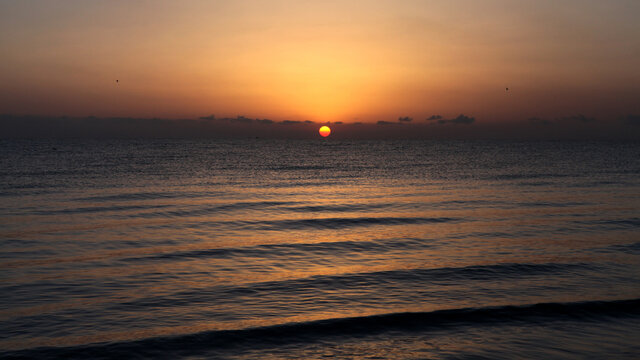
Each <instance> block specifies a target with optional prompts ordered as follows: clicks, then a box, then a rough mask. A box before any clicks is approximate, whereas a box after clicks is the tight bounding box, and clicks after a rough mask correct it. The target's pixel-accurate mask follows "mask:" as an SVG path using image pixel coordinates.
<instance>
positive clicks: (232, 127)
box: [0, 114, 640, 140]
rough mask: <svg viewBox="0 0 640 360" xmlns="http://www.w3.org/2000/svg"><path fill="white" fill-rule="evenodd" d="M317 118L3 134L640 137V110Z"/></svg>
mask: <svg viewBox="0 0 640 360" xmlns="http://www.w3.org/2000/svg"><path fill="white" fill-rule="evenodd" d="M397 119H398V120H397V121H387V120H380V121H377V122H375V123H370V122H354V123H349V122H340V121H338V122H334V123H315V122H313V121H309V120H280V121H275V120H270V119H253V118H248V117H245V116H236V117H232V118H218V117H216V116H214V115H209V116H203V117H200V118H197V119H183V120H169V119H144V118H96V117H82V118H70V117H46V116H15V115H0V138H292V139H296V138H299V139H314V138H319V135H318V128H319V127H320V126H321V125H325V124H328V125H330V126H331V128H332V133H331V136H330V139H514V140H518V139H522V140H526V139H635V140H640V115H637V114H628V115H624V116H619V117H617V118H612V119H610V120H609V121H602V120H599V119H596V118H594V117H591V116H588V115H583V114H576V115H568V116H564V117H558V118H552V119H548V118H540V117H533V118H529V119H523V120H520V121H516V120H514V121H512V122H508V123H507V122H504V123H495V122H490V121H486V120H484V121H477V120H476V118H475V117H474V116H470V115H464V114H460V115H458V116H456V117H453V118H445V117H443V116H442V115H433V116H431V117H429V118H428V119H427V121H422V122H413V121H412V120H413V119H412V118H410V117H408V116H404V117H399V118H397Z"/></svg>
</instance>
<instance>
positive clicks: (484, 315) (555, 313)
mask: <svg viewBox="0 0 640 360" xmlns="http://www.w3.org/2000/svg"><path fill="white" fill-rule="evenodd" d="M638 316H640V299H627V300H613V301H586V302H565V303H561V302H551V303H537V304H531V305H521V306H513V305H507V306H496V307H470V308H457V309H448V310H437V311H430V312H403V313H388V314H381V315H371V316H361V317H349V318H332V319H325V320H316V321H308V322H298V323H286V324H280V325H273V326H266V327H257V328H246V329H237V330H217V331H204V332H199V333H193V334H185V335H175V336H158V337H151V338H146V339H141V340H134V341H120V342H109V343H95V344H88V345H80V346H69V347H40V348H32V349H25V350H18V351H5V352H2V353H0V357H2V358H4V359H30V358H37V359H80V358H91V359H116V358H118V359H120V358H131V357H132V356H135V357H139V358H177V357H184V356H197V355H198V354H201V353H209V354H210V353H211V352H214V351H216V350H229V349H231V350H233V349H234V348H242V347H246V346H250V347H251V348H257V347H261V346H264V347H266V346H274V345H276V346H281V345H285V344H292V343H310V342H318V341H322V340H323V339H335V338H341V339H344V338H345V337H355V336H367V335H373V334H379V333H385V332H390V331H394V332H397V331H401V332H425V331H427V332H428V331H432V330H434V331H435V330H441V329H446V328H456V327H465V326H481V325H503V324H504V325H509V324H547V323H549V322H554V321H598V320H602V319H613V318H629V317H638Z"/></svg>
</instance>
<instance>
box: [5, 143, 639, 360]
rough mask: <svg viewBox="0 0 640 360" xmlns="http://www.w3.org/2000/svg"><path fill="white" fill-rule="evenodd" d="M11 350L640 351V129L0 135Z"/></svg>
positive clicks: (75, 354) (422, 354) (12, 354)
mask: <svg viewBox="0 0 640 360" xmlns="http://www.w3.org/2000/svg"><path fill="white" fill-rule="evenodd" d="M0 294H1V295H0V358H2V359H327V358H336V359H638V358H640V143H637V142H585V141H540V142H514V141H462V140H459V141H435V140H429V141H426V140H425V141H418V140H416V141H400V140H388V141H381V140H379V141H365V140H361V141H346V140H337V139H332V138H331V137H329V138H327V139H315V140H277V139H235V140H229V139H226V140H215V139H213V140H175V139H174V140H148V139H147V140H144V139H141V140H137V139H128V140H83V139H66V140H1V141H0Z"/></svg>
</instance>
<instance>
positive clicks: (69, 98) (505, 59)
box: [0, 0, 640, 123]
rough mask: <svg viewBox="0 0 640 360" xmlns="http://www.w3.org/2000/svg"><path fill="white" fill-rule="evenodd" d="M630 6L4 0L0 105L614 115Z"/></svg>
mask: <svg viewBox="0 0 640 360" xmlns="http://www.w3.org/2000/svg"><path fill="white" fill-rule="evenodd" d="M638 14H640V2H638V1H636V0H629V1H626V0H612V1H606V2H604V1H595V0H576V1H569V0H562V1H528V0H527V1H524V0H522V1H521V0H493V1H491V0H487V1H470V0H469V1H461V0H447V1H444V0H442V1H440V0H432V1H417V0H406V1H365V0H361V1H356V0H342V1H300V0H298V1H278V0H273V1H259V0H251V1H249V0H244V1H242V0H240V1H193V0H191V1H153V2H151V1H113V0H109V1H81V0H77V1H55V2H53V1H3V2H1V3H0V47H1V48H2V53H3V56H2V57H3V60H2V62H0V113H5V114H40V115H42V114H45V115H70V116H87V115H95V116H103V117H109V116H133V117H165V118H193V117H199V116H203V115H209V114H215V115H216V116H220V117H224V116H236V115H245V116H248V117H254V118H255V117H259V118H265V117H266V118H271V119H275V120H283V119H292V120H307V119H308V120H312V121H317V122H325V121H333V122H335V121H344V122H354V121H362V122H376V121H378V120H395V119H397V118H398V117H399V116H410V117H413V118H414V119H423V118H426V117H428V116H431V115H433V114H441V115H443V116H445V117H449V118H453V117H455V116H456V115H457V114H468V115H470V116H474V117H476V118H477V121H478V122H479V123H481V122H485V123H489V122H495V121H511V120H515V119H517V120H522V119H527V118H531V117H541V118H557V117H564V116H571V115H575V114H586V115H587V116H592V117H596V118H598V119H605V120H606V119H614V118H618V117H620V116H623V115H626V114H638V113H640V101H638V99H640V66H638V64H640V25H639V24H640V22H638V21H637V15H638ZM116 79H118V80H119V83H118V84H116V82H115V80H116ZM505 87H509V88H510V90H509V91H508V92H507V91H505Z"/></svg>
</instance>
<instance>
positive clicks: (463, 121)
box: [427, 114, 476, 125]
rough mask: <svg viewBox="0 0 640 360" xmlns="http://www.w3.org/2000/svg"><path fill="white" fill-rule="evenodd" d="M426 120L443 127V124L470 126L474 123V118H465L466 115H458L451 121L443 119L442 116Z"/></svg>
mask: <svg viewBox="0 0 640 360" xmlns="http://www.w3.org/2000/svg"><path fill="white" fill-rule="evenodd" d="M427 120H429V121H436V122H437V123H438V124H440V125H445V124H455V125H471V124H473V123H474V122H475V121H476V118H475V117H472V116H466V115H463V114H460V115H458V116H457V117H455V118H453V119H443V118H442V116H440V115H433V116H431V117H429V118H428V119H427Z"/></svg>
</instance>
